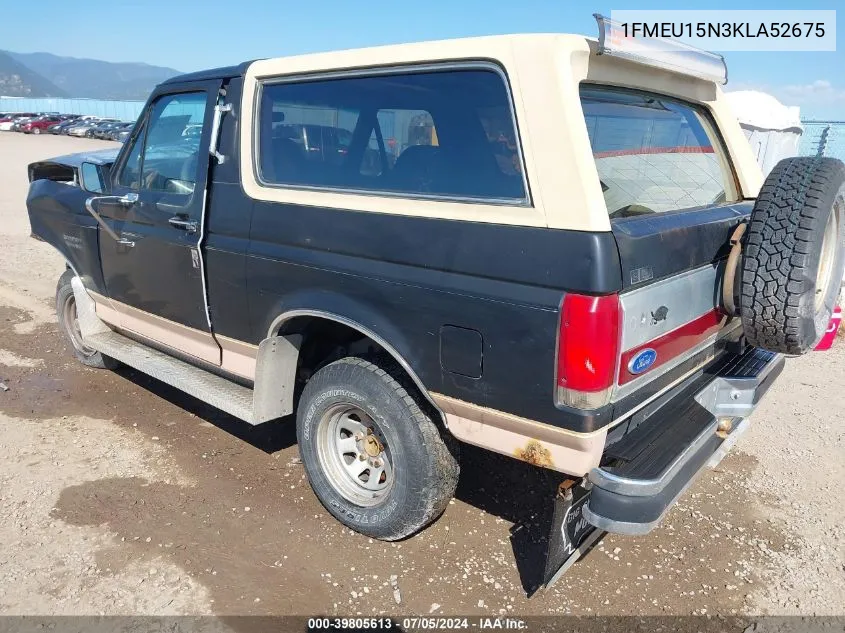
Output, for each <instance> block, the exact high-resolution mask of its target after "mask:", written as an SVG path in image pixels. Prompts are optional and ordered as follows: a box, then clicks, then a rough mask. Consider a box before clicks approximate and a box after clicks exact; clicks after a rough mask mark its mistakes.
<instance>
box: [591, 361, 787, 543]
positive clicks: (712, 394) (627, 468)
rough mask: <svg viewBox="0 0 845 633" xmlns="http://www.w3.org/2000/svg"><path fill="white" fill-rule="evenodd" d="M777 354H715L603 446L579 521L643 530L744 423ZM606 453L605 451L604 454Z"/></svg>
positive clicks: (776, 367) (775, 371)
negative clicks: (716, 359)
mask: <svg viewBox="0 0 845 633" xmlns="http://www.w3.org/2000/svg"><path fill="white" fill-rule="evenodd" d="M783 365H784V359H783V357H782V356H780V355H777V354H772V353H771V352H766V351H764V350H758V349H750V350H748V351H746V352H745V353H744V354H741V355H737V356H734V357H732V358H729V359H726V360H723V361H720V362H719V363H718V364H717V365H715V366H713V367H711V368H709V369H706V370H705V371H704V372H703V373H702V374H701V375H700V376H698V377H697V378H696V379H694V380H692V381H691V382H690V383H689V384H688V385H686V386H685V387H684V388H682V389H681V390H680V391H679V393H678V394H677V395H675V396H674V397H673V398H671V399H670V400H668V401H667V402H665V403H663V404H661V406H660V407H659V408H657V409H656V410H653V411H651V412H650V414H649V416H648V417H647V418H646V419H644V420H642V421H641V422H640V423H639V426H637V427H636V428H635V429H633V430H632V431H630V432H629V433H628V434H627V435H625V437H624V438H623V439H622V440H620V441H619V442H617V443H616V444H614V445H612V446H610V447H609V448H608V450H607V452H606V453H605V458H606V461H609V464H608V465H605V466H601V467H599V468H594V469H593V470H592V471H590V473H589V475H588V481H589V485H590V495H589V499H588V500H587V502H586V504H585V506H584V511H583V512H584V517H585V518H586V519H587V521H588V522H589V523H590V524H592V525H594V526H596V527H597V528H600V529H602V530H606V531H608V532H615V533H619V534H628V535H639V534H646V533H647V532H650V531H651V530H652V529H654V527H656V526H657V525H658V523H660V520H661V519H662V518H663V516H664V514H665V513H666V511H667V510H668V509H669V507H671V506H672V504H673V503H674V502H675V501H676V500H677V499H678V497H680V495H682V494H683V493H684V491H685V490H686V489H687V488H688V487H689V486H690V485H691V484H692V482H693V481H694V480H695V478H696V477H697V476H698V475H699V473H701V472H702V471H703V470H704V469H705V467H706V466H708V465H709V466H711V467H712V466H715V465H716V464H717V463H718V462H719V461H720V460H721V459H722V458H723V457H724V455H725V454H726V453H727V451H728V450H729V449H730V447H732V446H733V444H734V443H735V442H736V440H737V439H738V437H739V436H740V435H741V434H742V433H743V432H744V431H745V430H746V428H747V427H748V421H747V420H746V419H745V418H746V417H747V416H748V415H750V413H751V412H752V411H753V410H754V408H755V407H756V405H757V403H758V402H759V400H760V398H762V396H763V395H764V394H765V392H766V391H767V390H768V388H769V387H770V386H771V384H772V383H773V382H774V380H775V378H777V376H778V375H779V374H780V372H781V371H782V370H783ZM608 458H609V459H608Z"/></svg>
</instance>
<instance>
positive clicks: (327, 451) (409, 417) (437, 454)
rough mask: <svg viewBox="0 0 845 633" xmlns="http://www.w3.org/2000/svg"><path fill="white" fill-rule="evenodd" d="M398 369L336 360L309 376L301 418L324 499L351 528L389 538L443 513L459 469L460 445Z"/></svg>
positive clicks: (307, 457)
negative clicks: (451, 440) (420, 401)
mask: <svg viewBox="0 0 845 633" xmlns="http://www.w3.org/2000/svg"><path fill="white" fill-rule="evenodd" d="M386 368H387V369H390V370H391V371H393V374H391V373H389V372H388V371H387V370H386ZM397 376H398V377H400V378H401V374H399V372H398V371H395V370H393V368H392V366H391V364H388V363H385V362H382V361H377V362H371V361H369V360H365V359H362V358H357V357H348V358H342V359H340V360H338V361H335V362H333V363H331V364H329V365H326V366H325V367H323V368H322V369H320V370H319V371H318V372H317V373H315V374H314V375H313V376H312V377H311V379H310V380H309V381H308V384H307V385H306V386H305V389H304V391H303V393H302V398H301V399H300V402H299V407H298V409H297V420H296V432H297V439H298V441H299V450H300V454H301V456H302V463H303V465H304V466H305V472H306V474H307V475H308V481H309V482H310V483H311V487H312V488H313V489H314V492H315V494H316V495H317V498H318V499H319V500H320V502H321V503H322V504H323V505H324V506H325V507H326V509H327V510H328V511H329V512H330V513H331V514H332V515H333V516H334V517H335V518H336V519H338V520H339V521H340V522H341V523H343V524H344V525H346V526H347V527H350V528H352V529H353V530H356V531H357V532H361V533H362V534H365V535H367V536H371V537H373V538H378V539H382V540H386V541H393V540H397V539H401V538H404V537H406V536H409V535H411V534H413V533H414V532H417V531H418V530H420V529H422V528H423V527H425V526H426V525H428V524H429V523H431V522H432V521H433V520H434V519H436V518H437V517H438V516H440V514H441V513H442V512H443V510H444V509H445V508H446V505H447V504H448V503H449V499H451V498H452V495H453V494H454V492H455V487H456V486H457V483H458V472H459V467H458V461H457V458H456V452H457V449H456V447H451V450H450V447H448V446H447V445H446V441H445V440H444V438H443V437H442V436H441V434H440V430H439V429H438V427H437V425H436V424H435V422H434V420H433V419H432V416H431V415H430V414H428V413H426V412H424V411H423V409H422V408H421V407H420V404H418V402H417V400H415V399H414V397H413V396H412V395H411V393H410V391H412V390H413V387H410V386H409V387H408V388H406V387H405V386H403V384H402V383H400V381H399V380H397Z"/></svg>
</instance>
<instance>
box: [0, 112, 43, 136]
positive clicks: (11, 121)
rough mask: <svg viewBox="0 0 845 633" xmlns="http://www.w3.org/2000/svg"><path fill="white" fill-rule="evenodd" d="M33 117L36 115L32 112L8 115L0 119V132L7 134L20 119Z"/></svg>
mask: <svg viewBox="0 0 845 633" xmlns="http://www.w3.org/2000/svg"><path fill="white" fill-rule="evenodd" d="M34 116H36V115H35V114H34V113H32V112H17V113H12V114H9V115H8V116H5V117H3V118H0V131H3V132H9V131H11V130H12V129H13V128H14V126H15V123H17V122H18V121H20V120H21V119H28V118H30V117H34Z"/></svg>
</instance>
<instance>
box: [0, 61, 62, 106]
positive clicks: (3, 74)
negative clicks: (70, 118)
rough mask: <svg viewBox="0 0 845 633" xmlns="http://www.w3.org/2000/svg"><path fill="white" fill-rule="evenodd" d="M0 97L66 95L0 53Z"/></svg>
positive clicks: (25, 66) (44, 79)
mask: <svg viewBox="0 0 845 633" xmlns="http://www.w3.org/2000/svg"><path fill="white" fill-rule="evenodd" d="M0 96H5V97H67V96H68V95H67V93H66V92H65V91H64V90H62V89H61V88H59V87H58V86H56V85H54V84H53V83H52V82H51V81H49V80H48V79H47V78H46V77H43V76H41V75H40V74H39V73H37V72H35V71H34V70H32V69H31V68H29V67H28V66H27V65H26V64H23V63H21V62H20V61H18V60H17V59H15V58H14V57H13V56H12V55H10V54H8V53H7V52H5V51H0Z"/></svg>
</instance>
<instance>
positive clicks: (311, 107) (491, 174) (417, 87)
mask: <svg viewBox="0 0 845 633" xmlns="http://www.w3.org/2000/svg"><path fill="white" fill-rule="evenodd" d="M259 121H260V127H259V137H258V155H259V169H260V176H261V180H262V181H264V182H265V183H268V184H275V185H291V186H308V187H318V188H326V189H343V190H353V191H355V190H361V191H366V192H386V193H396V194H410V195H419V196H433V197H446V198H453V199H461V198H479V199H485V200H504V201H511V200H515V201H518V202H523V201H524V200H525V197H526V191H525V187H524V184H523V174H522V168H521V160H520V158H519V152H518V147H517V135H516V130H515V125H514V120H513V117H512V115H511V108H510V101H509V97H508V92H507V86H506V85H505V82H504V80H503V78H502V76H501V75H500V74H499V73H497V72H495V71H494V70H492V69H491V70H486V69H469V68H468V69H449V70H442V71H439V70H438V71H425V72H410V71H409V72H406V73H397V74H379V75H373V76H364V77H361V76H358V77H348V78H343V77H342V78H332V79H325V80H313V81H297V82H285V83H267V84H265V85H263V86H262V89H261V97H260V112H259Z"/></svg>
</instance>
